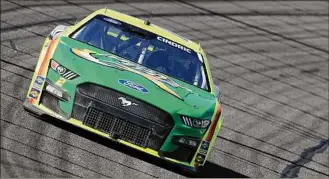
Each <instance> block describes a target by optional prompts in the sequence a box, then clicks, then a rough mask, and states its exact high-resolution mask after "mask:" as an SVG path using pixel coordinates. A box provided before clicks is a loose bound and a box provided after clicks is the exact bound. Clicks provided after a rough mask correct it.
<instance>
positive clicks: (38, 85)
mask: <svg viewBox="0 0 329 179" xmlns="http://www.w3.org/2000/svg"><path fill="white" fill-rule="evenodd" d="M44 81H45V78H44V77H42V76H37V77H36V78H35V81H34V84H33V87H34V88H37V89H40V88H41V86H42V84H43V82H44Z"/></svg>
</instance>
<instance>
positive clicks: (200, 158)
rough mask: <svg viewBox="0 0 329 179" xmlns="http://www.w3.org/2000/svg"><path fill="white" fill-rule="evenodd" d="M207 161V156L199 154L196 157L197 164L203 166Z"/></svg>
mask: <svg viewBox="0 0 329 179" xmlns="http://www.w3.org/2000/svg"><path fill="white" fill-rule="evenodd" d="M205 159H206V155H204V154H200V153H198V154H197V156H196V157H195V163H199V164H203V163H204V161H205Z"/></svg>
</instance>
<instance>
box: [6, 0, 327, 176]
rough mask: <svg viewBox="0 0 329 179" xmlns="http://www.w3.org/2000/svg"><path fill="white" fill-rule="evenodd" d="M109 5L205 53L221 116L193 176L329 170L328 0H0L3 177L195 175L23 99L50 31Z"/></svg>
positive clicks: (323, 173)
mask: <svg viewBox="0 0 329 179" xmlns="http://www.w3.org/2000/svg"><path fill="white" fill-rule="evenodd" d="M105 6H107V7H108V8H111V9H115V10H118V11H120V12H123V13H127V14H131V15H134V16H137V17H141V18H148V19H150V20H151V22H154V23H155V24H157V25H160V26H163V27H166V28H168V29H170V30H172V31H174V32H176V33H178V34H180V35H182V36H185V37H188V38H190V39H192V40H197V41H199V42H200V43H201V45H202V46H203V47H204V49H205V51H206V52H207V54H208V58H209V60H210V64H211V70H212V73H213V76H214V80H215V82H216V83H217V84H219V85H220V88H221V93H222V95H223V109H224V114H225V121H224V124H223V127H222V131H221V133H220V135H219V136H218V139H217V141H216V144H215V147H214V149H213V152H212V153H211V159H210V161H209V162H208V163H207V164H206V166H205V167H204V169H203V170H202V171H201V173H200V174H199V175H198V177H328V176H329V171H328V170H329V169H328V167H329V163H328V157H329V149H328V136H329V135H328V51H329V49H328V2H326V1H275V2H272V1H216V2H215V1H199V2H198V1H188V2H184V1H170V2H165V1H159V2H147V3H145V2H144V3H141V2H135V1H134V2H132V1H93V2H89V1H59V0H56V1H48V0H47V1H1V177H140V178H144V177H166V178H172V177H175V178H176V177H190V176H191V175H188V174H186V173H183V172H181V171H179V170H178V169H177V168H176V167H174V166H172V165H170V164H168V163H166V162H163V161H161V160H159V159H156V158H153V157H150V156H148V155H145V154H142V153H140V152H137V151H135V150H132V149H129V148H127V147H124V146H121V145H118V144H116V143H113V142H110V141H108V140H104V139H102V138H99V137H97V136H95V135H92V134H90V133H88V132H85V131H82V130H79V129H76V128H74V127H71V126H67V125H64V124H62V123H60V122H56V121H54V120H51V119H38V118H35V117H33V116H31V115H29V114H28V113H27V112H25V111H24V110H23V108H22V102H23V100H24V98H25V94H26V91H27V88H28V85H29V83H30V80H31V77H32V74H33V70H34V68H35V65H36V63H37V57H38V55H39V51H40V48H41V45H42V43H43V41H44V38H45V36H46V35H47V34H48V33H49V32H50V31H51V30H52V29H53V28H54V27H55V26H56V25H58V24H64V25H71V24H74V23H75V21H76V18H81V17H84V16H86V15H88V14H89V13H91V12H92V11H94V10H97V9H100V8H103V7H105ZM151 13H152V14H153V15H152V16H151Z"/></svg>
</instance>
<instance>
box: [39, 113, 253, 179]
mask: <svg viewBox="0 0 329 179" xmlns="http://www.w3.org/2000/svg"><path fill="white" fill-rule="evenodd" d="M41 120H43V121H45V122H47V123H49V124H52V125H54V126H56V127H59V128H61V129H63V130H66V131H68V132H71V133H73V134H76V135H79V136H81V137H83V138H86V139H88V140H91V141H94V142H97V143H98V144H101V145H103V146H106V147H109V148H111V149H113V150H116V151H118V152H122V153H124V154H126V155H129V156H131V157H134V158H138V159H140V160H143V161H145V162H148V163H151V164H153V165H156V166H158V167H161V168H164V169H166V170H169V171H171V172H175V173H177V174H180V175H183V176H185V177H190V178H248V177H247V176H245V175H242V174H240V173H237V172H235V171H233V170H230V169H227V168H224V167H221V166H219V165H217V164H215V163H212V162H209V161H208V162H207V163H206V164H205V166H204V167H202V168H201V169H200V171H199V172H198V173H197V174H195V173H193V174H192V173H190V172H185V171H183V170H182V169H181V168H180V167H178V166H177V165H174V164H172V163H170V162H168V161H165V160H163V159H160V158H157V157H154V156H151V155H148V154H146V153H143V152H141V151H138V150H135V149H133V148H130V147H128V146H125V145H123V144H119V143H117V142H115V141H112V140H109V139H107V138H105V137H102V136H99V135H97V134H94V133H92V132H89V131H86V130H84V129H81V128H79V127H76V126H73V125H71V124H68V123H66V122H64V121H60V120H58V119H53V118H52V117H42V118H41Z"/></svg>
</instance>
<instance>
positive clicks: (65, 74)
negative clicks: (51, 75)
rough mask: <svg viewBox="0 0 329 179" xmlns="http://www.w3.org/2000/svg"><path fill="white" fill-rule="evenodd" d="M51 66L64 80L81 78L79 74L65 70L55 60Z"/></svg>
mask: <svg viewBox="0 0 329 179" xmlns="http://www.w3.org/2000/svg"><path fill="white" fill-rule="evenodd" d="M50 66H51V68H52V69H53V70H54V71H56V72H57V73H58V74H60V75H61V76H63V77H64V78H66V79H68V80H72V79H74V78H76V77H78V76H79V75H78V74H76V73H74V72H72V71H71V70H69V69H67V68H65V67H64V66H62V65H60V64H59V63H57V62H56V61H54V60H52V61H51V63H50Z"/></svg>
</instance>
